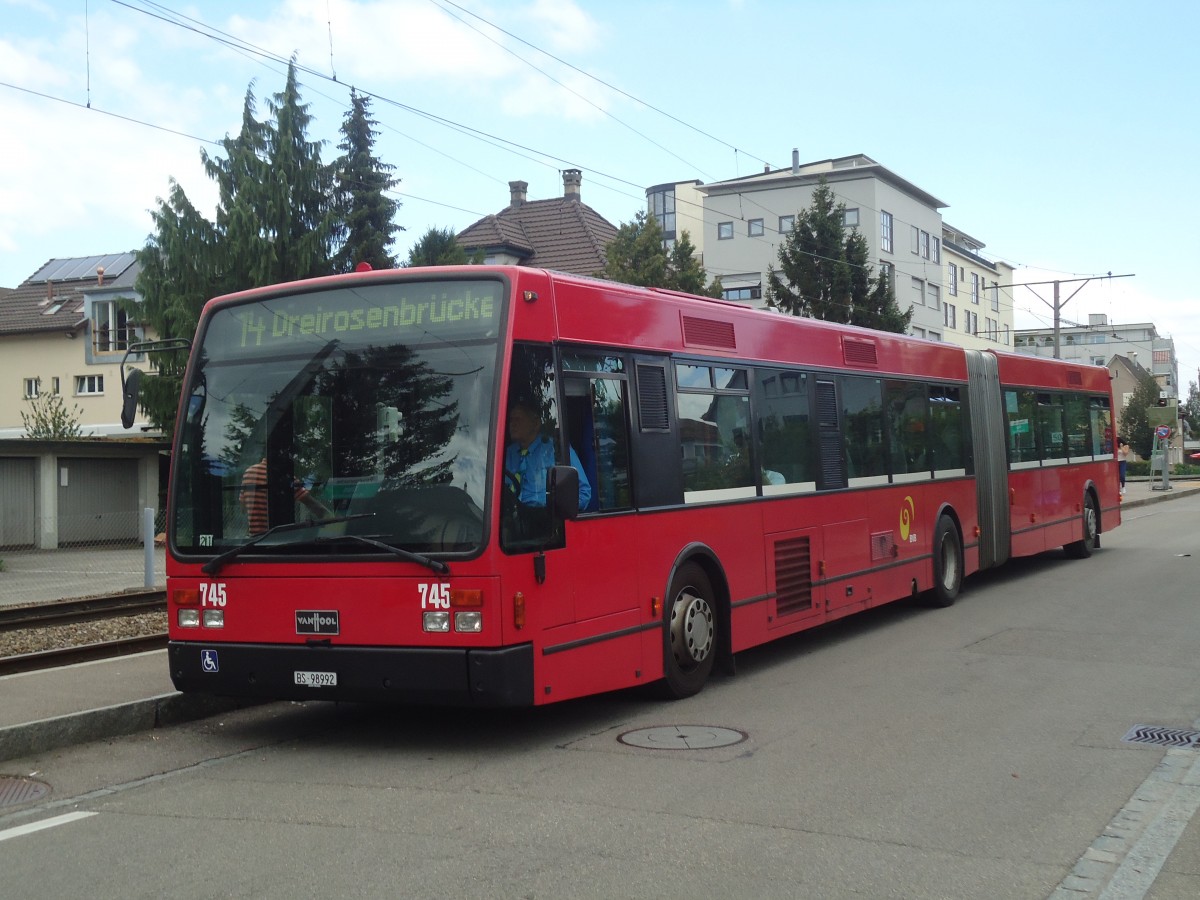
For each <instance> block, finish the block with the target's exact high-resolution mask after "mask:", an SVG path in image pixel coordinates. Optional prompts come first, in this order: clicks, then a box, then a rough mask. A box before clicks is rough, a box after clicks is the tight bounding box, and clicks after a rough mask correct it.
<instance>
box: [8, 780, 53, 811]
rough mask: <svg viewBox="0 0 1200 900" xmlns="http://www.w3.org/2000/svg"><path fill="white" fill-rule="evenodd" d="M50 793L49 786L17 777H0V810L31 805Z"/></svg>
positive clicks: (42, 782) (41, 782)
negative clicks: (23, 804) (26, 804)
mask: <svg viewBox="0 0 1200 900" xmlns="http://www.w3.org/2000/svg"><path fill="white" fill-rule="evenodd" d="M49 793H50V785H48V784H46V783H45V782H44V781H34V780H33V779H32V778H22V777H21V776H19V775H0V808H2V807H5V806H19V805H20V804H22V803H33V802H34V801H37V800H41V799H42V798H43V797H45V796H46V795H47V794H49Z"/></svg>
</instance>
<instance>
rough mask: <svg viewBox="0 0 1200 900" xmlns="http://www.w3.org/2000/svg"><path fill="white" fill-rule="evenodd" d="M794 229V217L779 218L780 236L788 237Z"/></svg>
mask: <svg viewBox="0 0 1200 900" xmlns="http://www.w3.org/2000/svg"><path fill="white" fill-rule="evenodd" d="M795 227H796V217H795V216H780V217H779V233H780V234H782V235H789V234H791V233H792V229H793V228H795Z"/></svg>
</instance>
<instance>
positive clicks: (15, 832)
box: [0, 812, 96, 841]
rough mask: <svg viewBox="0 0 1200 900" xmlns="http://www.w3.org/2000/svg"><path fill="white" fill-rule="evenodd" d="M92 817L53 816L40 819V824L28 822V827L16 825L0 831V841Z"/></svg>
mask: <svg viewBox="0 0 1200 900" xmlns="http://www.w3.org/2000/svg"><path fill="white" fill-rule="evenodd" d="M94 815H96V814H95V813H94V812H73V813H67V814H66V815H62V816H55V817H54V818H52V819H42V821H40V822H30V823H29V824H28V825H18V826H17V827H16V828H7V829H5V830H4V831H0V841H7V840H8V839H9V838H15V837H21V836H22V835H25V834H33V833H34V832H35V831H42V830H44V829H46V828H55V827H57V826H59V825H66V824H68V823H69V822H78V821H79V820H80V819H86V818H88V817H90V816H94Z"/></svg>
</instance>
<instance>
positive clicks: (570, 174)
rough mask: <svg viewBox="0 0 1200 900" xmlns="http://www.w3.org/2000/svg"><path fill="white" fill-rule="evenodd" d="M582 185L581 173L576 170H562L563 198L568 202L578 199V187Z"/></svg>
mask: <svg viewBox="0 0 1200 900" xmlns="http://www.w3.org/2000/svg"><path fill="white" fill-rule="evenodd" d="M581 184H583V173H582V172H580V171H579V170H578V169H564V170H563V196H564V197H566V198H567V199H568V200H578V199H579V186H580V185H581Z"/></svg>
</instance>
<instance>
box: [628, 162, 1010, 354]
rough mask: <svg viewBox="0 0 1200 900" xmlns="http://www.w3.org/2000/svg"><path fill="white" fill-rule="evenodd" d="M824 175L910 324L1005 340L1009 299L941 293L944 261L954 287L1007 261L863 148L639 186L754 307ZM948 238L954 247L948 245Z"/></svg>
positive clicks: (731, 292) (979, 340) (972, 340)
mask: <svg viewBox="0 0 1200 900" xmlns="http://www.w3.org/2000/svg"><path fill="white" fill-rule="evenodd" d="M822 178H824V179H825V181H826V183H827V184H828V185H829V187H830V189H831V190H832V191H833V193H834V196H835V199H836V201H837V202H839V203H842V204H844V205H845V212H844V216H845V220H844V221H845V224H846V226H847V227H851V228H857V229H858V230H859V231H860V232H861V233H862V235H863V236H864V237H865V238H866V240H867V245H868V247H869V248H870V252H871V256H872V258H873V259H875V260H877V266H878V268H877V269H876V272H875V274H878V272H880V271H886V272H887V273H888V276H889V278H890V280H891V282H892V284H893V285H894V287H895V290H896V300H897V302H898V303H899V305H900V308H901V309H906V308H907V307H908V306H909V305H911V306H912V307H913V320H912V325H911V328H910V333H912V334H914V335H916V336H919V337H926V338H930V339H932V340H938V341H951V342H953V343H958V344H961V345H963V346H970V347H979V346H997V345H999V346H1004V345H1005V343H1006V342H1009V341H1010V337H1011V334H1012V322H1013V319H1012V307H1011V304H1007V305H1006V304H1001V303H997V305H998V306H999V307H1000V308H999V309H992V308H991V307H990V306H988V305H987V301H985V299H984V294H983V288H980V289H979V293H978V294H977V296H978V297H979V298H980V302H979V303H978V304H973V303H971V302H970V300H969V295H968V304H967V306H965V307H964V306H963V305H962V302H961V301H959V300H955V301H954V302H952V303H951V305H950V306H949V307H948V306H947V305H946V296H947V293H948V292H949V291H950V290H951V288H950V286H949V283H948V274H949V272H950V270H951V265H953V267H954V272H955V277H956V281H955V285H954V288H953V290H954V291H955V292H956V294H957V292H958V291H959V290H960V284H959V281H958V279H959V278H961V279H963V282H962V283H963V285H969V284H970V283H971V282H970V276H971V274H972V273H974V274H975V275H977V276H978V281H979V283H981V284H990V285H992V286H993V287H994V286H995V285H997V284H1003V283H1011V277H1010V274H1011V269H1010V268H1009V267H1007V266H1005V265H1004V264H1002V263H992V262H990V261H988V260H987V259H985V258H984V257H983V256H982V255H980V252H979V251H980V250H981V249H982V248H983V244H982V242H980V241H978V240H976V239H974V238H970V237H969V236H966V235H965V234H963V233H962V232H959V231H957V230H954V229H947V228H946V227H945V226H944V224H943V222H942V215H941V210H942V209H944V208H946V205H947V204H945V203H943V202H942V201H941V200H939V199H938V198H937V197H934V196H933V195H932V194H930V193H928V192H926V191H924V190H922V189H921V188H919V187H917V186H916V185H914V184H913V183H912V182H909V181H906V180H905V179H903V178H901V177H900V176H898V175H897V174H896V173H894V172H892V171H891V170H889V169H887V168H885V167H884V166H881V165H880V164H879V163H878V162H876V161H875V160H873V159H871V158H870V157H868V156H865V155H862V154H859V155H856V156H846V157H841V158H838V159H826V160H821V161H818V162H811V163H805V164H801V163H800V160H799V154H798V152H797V151H795V150H793V151H792V166H791V168H790V169H776V170H770V169H766V170H764V171H763V172H759V173H756V174H754V175H748V176H744V177H741V178H733V179H729V180H727V181H718V182H714V183H712V184H702V183H701V182H699V181H685V182H675V183H668V184H660V185H656V186H654V187H652V188H650V189H648V190H647V191H646V196H647V204H648V210H649V212H650V213H652V214H654V215H655V216H657V217H658V220H659V224H660V225H661V226H662V227H663V230H664V232H665V234H666V236H667V239H668V240H672V239H676V238H677V237H678V236H680V235H682V233H683V231H685V230H686V231H688V232H689V233H690V237H691V240H692V243H693V244H694V245H695V246H696V248H697V251H698V252H699V253H700V254H701V259H702V262H703V265H704V268H705V270H706V271H707V272H708V275H709V276H710V277H717V276H719V277H720V278H721V284H722V287H723V289H724V295H725V298H726V299H727V300H730V301H732V302H737V303H745V304H747V305H751V306H756V307H760V308H761V307H765V306H766V299H765V288H766V278H767V268H768V266H774V267H775V268H778V265H779V246H780V242H781V241H782V240H783V237H784V236H785V235H786V234H787V233H788V231H789V230H790V229H791V227H792V225H793V224H794V222H795V217H796V214H797V212H799V211H800V210H804V209H807V208H808V207H809V206H810V205H811V203H812V195H813V191H814V190H815V189H816V187H817V185H818V183H819V182H820V180H821V179H822ZM947 236H948V237H947ZM947 239H949V240H950V241H951V243H952V244H953V246H952V247H949V248H947V247H946V246H945V244H946V240H947ZM977 307H978V308H977Z"/></svg>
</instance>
